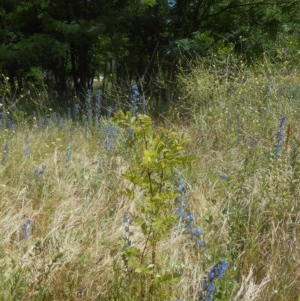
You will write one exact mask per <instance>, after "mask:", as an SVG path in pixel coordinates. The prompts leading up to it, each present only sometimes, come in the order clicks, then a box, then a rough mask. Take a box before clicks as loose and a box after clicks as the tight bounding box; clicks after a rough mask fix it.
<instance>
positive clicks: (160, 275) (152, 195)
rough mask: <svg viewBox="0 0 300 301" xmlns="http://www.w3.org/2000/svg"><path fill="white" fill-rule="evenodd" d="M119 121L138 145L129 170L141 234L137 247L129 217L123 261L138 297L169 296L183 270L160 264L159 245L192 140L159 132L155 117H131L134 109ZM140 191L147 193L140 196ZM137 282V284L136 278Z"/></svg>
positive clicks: (167, 227) (169, 222)
mask: <svg viewBox="0 0 300 301" xmlns="http://www.w3.org/2000/svg"><path fill="white" fill-rule="evenodd" d="M114 121H115V122H116V123H117V124H118V125H119V126H120V127H121V128H123V129H125V130H126V131H127V132H128V133H129V134H128V139H127V142H128V145H131V147H133V148H135V151H134V152H132V153H133V154H134V157H133V160H132V166H131V168H129V170H128V171H127V172H126V173H125V174H124V176H125V178H126V179H127V180H128V181H130V182H131V183H132V184H134V187H132V188H130V189H128V190H127V194H128V196H129V197H130V198H131V199H132V200H135V202H136V209H135V215H134V216H133V219H134V220H135V221H136V223H137V224H138V225H139V228H140V230H141V232H142V236H143V239H142V243H141V245H140V246H134V245H133V244H132V242H131V239H130V233H129V228H128V227H129V224H130V217H129V216H128V215H126V216H124V224H126V225H127V226H126V227H125V232H127V233H128V235H127V236H126V239H125V240H124V243H123V246H122V247H123V260H124V263H125V266H126V271H127V274H128V275H127V276H130V277H133V278H134V279H137V280H138V281H137V282H136V289H135V293H136V292H138V294H137V296H136V297H137V298H138V299H139V300H156V298H158V296H160V297H159V298H161V297H162V296H165V297H168V296H167V295H166V293H167V292H166V291H165V290H162V289H161V288H162V284H163V283H166V282H170V281H173V280H174V279H176V278H178V276H179V275H178V273H176V272H174V271H170V270H168V269H166V267H163V266H161V265H160V258H158V251H157V250H158V245H159V243H160V241H161V240H162V239H164V238H166V237H167V236H168V235H170V233H171V231H172V229H173V228H174V225H175V223H176V222H178V217H176V214H174V213H175V207H176V201H175V199H176V197H177V196H178V190H177V188H176V187H175V186H174V179H176V178H175V177H176V173H177V168H179V167H180V168H182V167H185V166H187V165H188V164H189V163H190V162H191V159H192V158H191V157H190V156H188V155H186V154H185V153H184V147H185V144H186V143H187V141H188V140H187V139H186V137H184V136H179V135H177V134H176V133H174V132H173V131H166V130H165V131H162V132H159V131H155V130H154V128H153V124H152V120H151V118H150V117H149V116H147V115H137V116H132V115H131V114H130V113H129V112H127V113H123V112H121V111H120V112H118V113H117V114H116V115H115V116H114ZM135 191H139V193H141V194H142V197H140V198H137V197H136V196H135ZM131 283H132V282H131Z"/></svg>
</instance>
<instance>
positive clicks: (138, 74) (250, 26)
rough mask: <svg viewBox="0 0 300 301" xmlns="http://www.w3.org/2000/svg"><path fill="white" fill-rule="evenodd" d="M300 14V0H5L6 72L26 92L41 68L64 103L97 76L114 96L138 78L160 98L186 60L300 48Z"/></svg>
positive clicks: (2, 56)
mask: <svg viewBox="0 0 300 301" xmlns="http://www.w3.org/2000/svg"><path fill="white" fill-rule="evenodd" d="M297 11H299V1H296V0H292V1H286V2H282V1H279V0H276V1H273V2H272V3H269V2H266V3H264V2H262V1H258V0H257V1H251V2H249V1H246V0H240V1H236V0H231V1H227V0H226V1H225V0H224V1H207V2H205V3H202V2H200V1H195V0H194V1H178V2H177V3H176V1H175V2H174V3H173V4H170V3H169V2H168V1H166V0H159V1H157V0H144V1H142V0H140V1H136V0H130V1H123V2H120V1H109V2H108V1H103V0H101V1H79V0H76V1H75V0H74V1H58V0H54V1H51V2H49V1H44V0H36V1H12V2H10V3H8V2H7V1H5V2H3V3H2V4H1V5H0V12H1V20H2V21H1V33H0V42H1V46H0V67H1V69H2V71H3V72H5V75H7V76H8V77H9V78H10V85H11V88H12V89H13V90H17V91H18V92H20V93H21V90H22V88H23V86H25V85H26V83H27V82H28V77H27V74H28V73H30V70H31V68H40V69H41V71H42V72H43V73H45V74H47V76H46V78H45V79H44V80H45V82H46V84H47V85H48V88H49V90H55V92H56V93H57V94H58V95H59V96H60V97H61V98H62V99H65V98H68V97H66V96H69V95H70V93H73V92H74V91H72V89H74V90H75V94H76V95H77V96H78V97H82V95H85V93H86V90H87V89H91V88H92V85H93V80H94V77H95V75H98V74H101V75H102V76H103V77H104V79H105V81H104V82H105V84H103V85H102V88H106V89H107V90H108V92H110V91H109V89H110V87H111V85H112V84H117V85H119V86H121V87H122V88H124V87H126V88H127V87H128V85H129V84H130V82H131V81H132V80H139V81H141V83H143V86H144V89H145V91H146V92H147V93H148V94H149V95H150V93H153V95H155V97H156V98H158V97H162V95H163V94H164V92H162V91H163V90H165V89H168V85H167V83H169V84H171V83H172V81H173V79H174V70H176V64H177V63H178V62H179V61H181V60H185V59H187V58H188V59H190V58H196V57H205V56H207V55H210V54H211V53H215V52H219V51H222V49H225V50H228V49H231V51H232V53H238V54H239V55H241V56H243V57H244V59H246V60H247V61H253V60H255V59H257V58H258V57H260V56H261V55H262V54H263V53H265V52H268V53H269V54H270V55H272V56H276V54H277V50H278V48H279V46H278V41H281V42H282V40H284V39H285V38H286V37H289V39H290V40H293V41H295V44H297V42H296V41H297V36H298V35H299V15H298V14H297V13H296V12H297ZM281 45H282V44H281ZM159 73H160V75H161V76H159V78H158V74H159ZM161 77H162V78H161ZM26 88H28V87H26ZM155 89H158V90H159V93H160V94H161V95H158V96H157V94H158V93H156V94H155V92H152V90H155ZM103 92H104V91H103ZM73 94H74V93H73ZM72 96H73V95H72ZM153 101H154V100H153Z"/></svg>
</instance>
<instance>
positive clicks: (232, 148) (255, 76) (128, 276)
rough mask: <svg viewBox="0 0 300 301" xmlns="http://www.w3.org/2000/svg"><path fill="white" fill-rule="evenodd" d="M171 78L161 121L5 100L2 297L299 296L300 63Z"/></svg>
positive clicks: (202, 70) (292, 299)
mask: <svg viewBox="0 0 300 301" xmlns="http://www.w3.org/2000/svg"><path fill="white" fill-rule="evenodd" d="M177 80H178V86H179V87H180V91H181V94H180V98H179V100H177V99H176V100H174V104H172V106H171V107H172V109H171V110H170V112H168V113H166V114H165V115H164V116H163V118H161V119H155V118H152V119H150V116H145V115H144V114H141V115H138V114H135V113H136V112H133V113H132V114H131V115H129V114H127V115H126V114H121V113H117V112H115V113H114V112H113V113H112V117H107V116H105V117H104V116H102V115H100V114H98V113H99V111H98V109H99V107H97V103H96V104H95V103H94V102H93V101H91V102H90V103H89V105H88V107H83V108H81V110H80V111H77V110H78V108H77V107H76V108H71V109H70V112H69V114H65V115H62V114H61V115H59V114H58V113H56V112H54V111H55V109H54V108H48V109H47V110H46V111H45V110H44V112H43V113H39V112H38V113H33V114H31V115H30V116H28V117H26V118H25V117H24V114H23V113H22V112H19V111H18V106H17V107H16V108H15V107H13V106H11V107H9V106H7V103H6V104H4V103H3V102H2V104H1V108H0V111H1V117H0V147H1V150H0V161H1V165H0V205H1V206H0V236H1V242H0V266H1V269H0V300H3V301H4V300H5V301H13V300H14V301H21V300H36V301H41V300H44V301H48V300H53V301H54V300H61V301H62V300H70V301H71V300H72V301H73V300H91V301H95V300H101V301H102V300H103V301H104V300H107V301H108V300H109V301H110V300H114V301H122V300H124V301H125V300H126V301H129V300H130V301H134V300H139V301H140V300H149V301H150V300H163V301H167V300H169V301H176V300H182V301H192V300H206V301H210V300H219V301H221V300H222V301H227V300H228V301H229V300H230V301H252V300H253V301H254V300H257V301H258V300H259V301H281V300H282V301H284V300H286V301H300V241H299V239H300V183H299V180H300V75H299V73H298V72H297V70H294V69H289V68H288V67H287V66H284V65H283V66H281V67H279V66H274V65H272V64H271V63H269V62H265V63H264V64H262V63H261V64H258V65H257V66H253V67H251V68H250V67H246V66H244V65H243V64H242V63H239V62H235V61H234V60H228V61H226V62H223V63H222V64H218V63H216V62H215V63H214V62H211V63H210V64H209V65H207V64H198V65H196V66H194V67H193V68H192V71H190V72H182V73H181V74H180V75H179V76H178V79H177ZM3 91H4V90H3ZM3 91H2V92H3ZM3 93H4V92H3ZM129 97H130V95H129ZM2 99H4V98H2ZM17 105H18V104H17ZM98 106H99V104H98ZM102 110H103V108H102ZM139 116H140V117H139ZM149 124H150V126H149Z"/></svg>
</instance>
